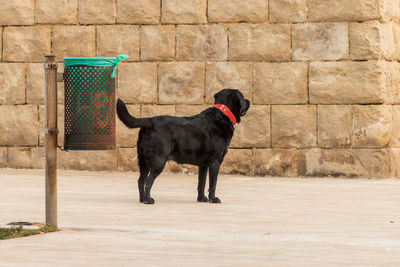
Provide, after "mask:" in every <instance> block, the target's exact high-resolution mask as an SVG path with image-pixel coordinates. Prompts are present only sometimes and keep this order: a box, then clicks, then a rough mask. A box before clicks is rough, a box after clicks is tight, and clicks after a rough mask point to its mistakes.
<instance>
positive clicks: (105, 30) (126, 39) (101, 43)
mask: <svg viewBox="0 0 400 267" xmlns="http://www.w3.org/2000/svg"><path fill="white" fill-rule="evenodd" d="M139 50H140V26H138V25H112V26H111V25H106V26H97V55H98V56H103V57H115V56H116V55H119V54H127V55H129V58H127V59H125V60H124V61H138V60H139Z"/></svg>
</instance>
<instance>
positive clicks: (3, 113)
mask: <svg viewBox="0 0 400 267" xmlns="http://www.w3.org/2000/svg"><path fill="white" fill-rule="evenodd" d="M0 129H1V135H0V146H11V145H12V146H36V145H37V144H38V134H37V133H38V132H37V131H38V108H37V106H36V105H16V106H14V105H0Z"/></svg>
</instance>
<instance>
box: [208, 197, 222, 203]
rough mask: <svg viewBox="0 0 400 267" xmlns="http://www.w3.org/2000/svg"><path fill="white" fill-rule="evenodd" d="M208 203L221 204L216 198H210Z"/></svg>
mask: <svg viewBox="0 0 400 267" xmlns="http://www.w3.org/2000/svg"><path fill="white" fill-rule="evenodd" d="M209 201H210V203H221V200H220V199H219V198H217V197H213V198H210V200H209Z"/></svg>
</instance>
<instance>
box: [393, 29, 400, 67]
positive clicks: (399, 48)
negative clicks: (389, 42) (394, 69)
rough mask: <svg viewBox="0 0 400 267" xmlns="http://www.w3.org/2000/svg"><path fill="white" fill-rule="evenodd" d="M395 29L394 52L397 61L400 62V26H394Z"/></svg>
mask: <svg viewBox="0 0 400 267" xmlns="http://www.w3.org/2000/svg"><path fill="white" fill-rule="evenodd" d="M392 29H393V40H394V51H395V58H396V60H398V61H399V60H400V26H399V25H398V24H393V25H392Z"/></svg>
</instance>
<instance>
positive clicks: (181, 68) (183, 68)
mask: <svg viewBox="0 0 400 267" xmlns="http://www.w3.org/2000/svg"><path fill="white" fill-rule="evenodd" d="M204 72H205V67H204V63H201V62H169V63H160V65H159V70H158V83H159V85H158V86H159V92H158V93H159V102H160V103H161V104H203V101H204V76H205V75H204Z"/></svg>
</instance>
